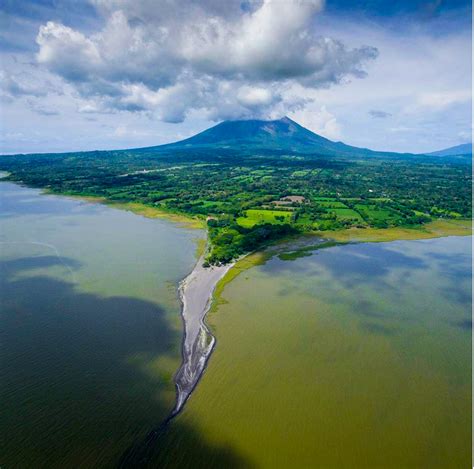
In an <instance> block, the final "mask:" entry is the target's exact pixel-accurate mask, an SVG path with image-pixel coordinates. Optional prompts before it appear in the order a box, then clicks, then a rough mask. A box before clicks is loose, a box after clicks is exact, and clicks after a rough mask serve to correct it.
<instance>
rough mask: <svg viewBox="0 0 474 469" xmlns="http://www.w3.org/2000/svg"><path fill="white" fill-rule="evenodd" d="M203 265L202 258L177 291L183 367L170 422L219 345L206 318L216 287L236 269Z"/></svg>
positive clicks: (178, 373) (202, 257)
mask: <svg viewBox="0 0 474 469" xmlns="http://www.w3.org/2000/svg"><path fill="white" fill-rule="evenodd" d="M203 262H204V256H203V255H202V256H201V257H200V258H199V259H198V261H197V263H196V264H195V266H194V268H193V270H192V271H191V272H190V273H189V275H187V276H186V277H185V278H184V279H183V280H182V281H181V282H180V284H179V288H178V292H179V298H180V301H181V305H182V306H181V317H182V320H183V324H184V336H183V343H182V349H181V353H182V363H181V366H180V367H179V369H178V371H177V372H176V374H175V377H174V381H175V386H176V404H175V407H174V409H173V411H172V412H171V415H170V419H171V418H173V417H175V416H176V415H177V414H179V412H180V411H181V410H182V408H183V406H184V404H185V403H186V401H187V400H188V399H189V397H190V395H191V393H192V392H193V391H194V389H195V388H196V385H197V384H198V382H199V380H200V378H201V376H202V374H203V373H204V371H205V368H206V365H207V362H208V360H209V357H210V355H211V353H212V350H213V349H214V346H215V343H216V338H215V337H214V336H213V335H212V333H211V331H210V329H209V327H208V326H207V324H206V322H205V317H206V314H207V313H208V312H209V310H210V309H211V305H212V303H213V297H214V291H215V289H216V286H217V285H218V283H219V282H220V281H221V280H222V279H223V278H224V277H225V276H226V274H227V273H228V272H229V271H230V270H231V269H232V267H234V265H235V262H233V263H230V264H225V265H220V266H210V267H203Z"/></svg>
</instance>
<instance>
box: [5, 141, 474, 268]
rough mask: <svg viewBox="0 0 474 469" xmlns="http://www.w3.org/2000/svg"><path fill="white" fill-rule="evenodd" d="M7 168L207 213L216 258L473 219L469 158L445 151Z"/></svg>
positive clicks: (77, 191) (160, 157) (182, 154)
mask: <svg viewBox="0 0 474 469" xmlns="http://www.w3.org/2000/svg"><path fill="white" fill-rule="evenodd" d="M0 169H1V170H4V171H7V172H9V173H10V175H9V179H10V180H12V181H18V182H22V183H24V184H27V185H29V186H33V187H38V188H45V189H47V190H49V191H50V192H53V193H58V194H66V195H80V196H94V197H102V198H106V199H108V200H111V201H117V202H137V203H140V204H143V205H145V206H149V207H154V208H157V209H160V210H163V211H165V212H169V213H178V214H185V215H187V216H191V217H199V218H202V219H203V220H205V221H206V222H207V225H208V231H209V240H210V249H209V252H208V255H207V263H209V264H217V263H225V262H229V261H231V260H232V259H235V258H236V257H238V256H240V255H241V254H244V253H246V252H249V251H252V250H255V249H256V248H258V247H260V246H262V245H264V244H266V243H268V242H269V241H272V240H275V239H278V238H281V237H284V236H288V235H292V234H297V233H302V232H311V231H331V230H340V229H345V228H349V227H359V228H364V227H373V228H381V229H382V228H389V227H395V226H416V225H421V224H423V223H426V222H428V221H430V220H433V219H436V218H469V217H471V166H470V164H468V163H466V162H465V161H464V162H463V161H451V160H449V159H446V160H443V159H441V158H439V157H438V158H434V157H431V158H430V157H427V156H425V157H417V158H416V157H413V158H411V159H410V158H403V157H400V158H394V157H392V158H388V157H387V158H370V157H366V158H359V159H357V158H352V159H350V158H337V157H319V158H318V157H315V156H311V155H310V156H308V155H306V156H301V155H292V154H284V153H275V152H273V153H272V152H267V153H263V154H258V155H254V154H245V153H244V152H241V151H231V150H229V151H224V150H219V151H215V152H210V151H201V152H199V151H197V150H196V151H192V150H190V151H174V152H170V153H168V154H167V153H166V152H165V153H158V154H157V153H154V152H153V151H144V150H141V151H140V150H136V151H133V150H132V151H102V152H85V153H67V154H37V155H15V156H1V157H0Z"/></svg>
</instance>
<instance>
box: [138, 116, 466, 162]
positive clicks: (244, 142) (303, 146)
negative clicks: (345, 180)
mask: <svg viewBox="0 0 474 469" xmlns="http://www.w3.org/2000/svg"><path fill="white" fill-rule="evenodd" d="M212 148H214V149H216V148H218V149H220V150H226V149H228V150H230V149H232V150H240V151H245V152H263V153H268V152H272V153H275V152H284V153H294V154H302V155H306V156H308V157H311V156H315V157H320V156H332V157H342V158H347V157H349V158H350V157H356V158H360V157H384V158H390V157H392V158H400V157H404V158H407V157H408V158H409V157H416V156H419V155H416V154H414V153H397V152H390V151H378V150H371V149H369V148H359V147H355V146H352V145H347V144H345V143H343V142H334V141H332V140H329V139H328V138H325V137H323V136H321V135H318V134H316V133H315V132H312V131H311V130H309V129H307V128H305V127H303V126H302V125H300V124H298V123H297V122H295V121H293V120H292V119H290V118H289V117H283V118H282V119H277V120H255V119H251V120H235V121H224V122H221V123H219V124H217V125H215V126H213V127H210V128H209V129H206V130H204V131H203V132H200V133H198V134H196V135H193V136H192V137H189V138H186V139H184V140H180V141H177V142H173V143H168V144H164V145H157V146H152V147H145V148H137V149H134V151H156V152H170V151H186V150H206V149H212ZM469 153H471V147H470V145H469V144H465V145H459V146H458V147H452V148H449V149H446V150H441V151H439V152H433V153H423V154H422V155H426V154H427V155H430V156H461V157H463V156H465V155H467V154H469Z"/></svg>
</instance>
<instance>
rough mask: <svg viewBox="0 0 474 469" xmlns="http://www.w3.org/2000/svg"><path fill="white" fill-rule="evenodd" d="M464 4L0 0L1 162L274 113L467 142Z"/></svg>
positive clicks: (363, 134) (323, 127)
mask: <svg viewBox="0 0 474 469" xmlns="http://www.w3.org/2000/svg"><path fill="white" fill-rule="evenodd" d="M470 18H471V4H470V2H469V1H464V0H451V1H440V0H438V1H436V0H435V1H422V0H411V1H397V2H388V1H385V0H366V1H354V0H351V1H349V0H333V1H331V0H327V1H326V2H323V1H322V0H249V1H241V0H238V1H234V0H227V1H226V2H222V1H221V0H199V1H198V0H174V1H170V0H90V1H83V2H81V1H78V0H43V1H31V0H15V1H14V0H4V1H3V2H2V4H1V6H0V58H1V76H0V79H1V81H0V100H1V101H0V105H1V115H0V137H1V142H0V151H1V152H4V153H17V152H36V151H38V152H48V151H76V150H94V149H113V148H127V147H137V146H147V145H155V144H160V143H166V142H170V141H174V140H178V139H181V138H185V137H187V136H189V135H192V134H194V133H196V132H198V131H200V130H203V129H205V128H207V127H209V126H211V125H213V124H215V123H217V122H219V121H220V120H224V119H242V118H264V119H270V118H279V117H282V116H284V115H288V116H289V117H291V118H293V119H294V120H296V121H297V122H299V123H301V124H302V125H305V126H306V127H308V128H310V129H311V130H313V131H315V132H318V133H320V134H321V135H324V136H326V137H328V138H330V139H332V140H342V141H344V142H346V143H349V144H352V145H357V146H362V147H368V148H373V149H380V150H391V151H411V152H423V151H433V150H437V149H440V148H444V147H448V146H452V145H456V144H459V143H463V142H467V141H470V140H471V132H472V124H471V24H470Z"/></svg>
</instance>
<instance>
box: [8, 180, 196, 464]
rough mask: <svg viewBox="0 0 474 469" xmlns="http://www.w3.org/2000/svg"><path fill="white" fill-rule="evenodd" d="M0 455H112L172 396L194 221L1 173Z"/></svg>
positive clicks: (98, 458)
mask: <svg viewBox="0 0 474 469" xmlns="http://www.w3.org/2000/svg"><path fill="white" fill-rule="evenodd" d="M0 191H1V192H0V197H1V215H0V224H1V227H0V242H1V244H0V250H1V253H0V254H1V259H0V268H1V271H0V306H1V385H0V387H1V393H2V396H1V406H2V411H1V415H2V416H1V419H0V433H1V434H2V437H1V449H0V466H1V467H5V468H14V467H21V468H33V467H34V468H39V467H48V468H51V467H61V468H65V467H113V466H114V465H115V464H116V463H117V461H118V459H119V458H120V456H121V455H122V453H123V452H124V451H125V450H127V448H128V447H129V446H130V445H131V444H133V443H134V442H136V441H137V440H141V439H142V438H143V436H144V435H145V434H146V433H147V432H148V431H150V429H151V428H153V427H155V426H156V425H157V424H159V423H160V422H161V420H162V419H163V418H165V417H166V415H167V414H168V413H169V411H170V410H171V409H172V408H173V406H174V399H175V390H174V384H173V381H172V376H173V374H174V372H175V371H176V370H177V368H178V366H179V363H180V359H181V339H182V325H181V319H180V314H179V311H180V306H179V303H178V299H177V293H176V288H177V283H178V281H179V280H180V279H182V278H183V277H184V276H185V275H186V274H187V273H188V272H189V271H190V270H191V269H192V266H193V264H194V262H195V250H196V244H195V242H194V241H195V240H196V238H199V237H200V238H202V237H203V236H204V233H203V232H201V231H196V230H188V229H185V228H183V227H179V226H177V225H175V224H172V223H169V222H166V221H162V220H149V219H146V218H143V217H140V216H137V215H133V214H131V213H127V212H124V211H120V210H115V209H111V208H108V207H105V206H102V205H99V204H91V203H86V202H83V201H79V200H72V199H68V198H64V197H56V196H47V195H40V194H39V191H37V190H33V189H27V188H23V187H19V186H17V185H14V184H11V183H8V182H1V183H0Z"/></svg>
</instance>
